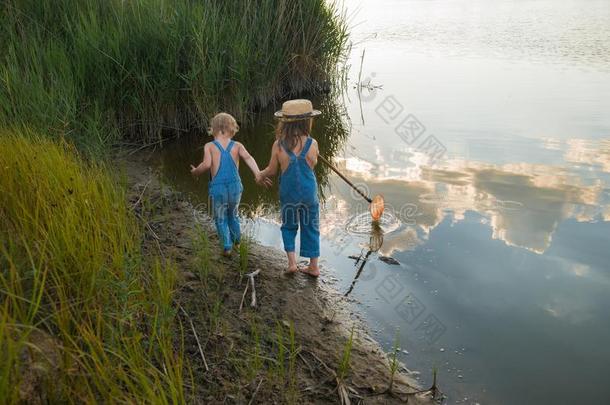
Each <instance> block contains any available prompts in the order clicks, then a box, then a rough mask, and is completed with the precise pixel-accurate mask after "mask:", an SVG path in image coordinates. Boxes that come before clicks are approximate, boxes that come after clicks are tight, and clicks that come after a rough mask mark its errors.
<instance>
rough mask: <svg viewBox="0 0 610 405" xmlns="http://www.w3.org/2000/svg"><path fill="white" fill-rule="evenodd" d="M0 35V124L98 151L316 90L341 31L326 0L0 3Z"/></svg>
mask: <svg viewBox="0 0 610 405" xmlns="http://www.w3.org/2000/svg"><path fill="white" fill-rule="evenodd" d="M0 37H1V38H2V40H1V41H0V127H2V126H22V125H24V124H27V125H28V126H31V127H34V128H36V129H39V130H44V131H45V132H48V133H50V134H52V135H57V136H59V135H63V136H67V137H69V138H71V139H73V140H74V141H75V142H76V143H77V144H78V145H79V146H81V147H86V148H102V149H103V148H104V146H106V145H108V144H109V143H111V142H115V141H116V140H117V139H119V138H121V137H123V138H130V139H133V140H135V141H137V142H151V141H155V140H157V139H159V137H161V136H162V134H163V133H164V131H180V130H185V129H189V128H193V127H201V126H203V125H205V124H206V117H209V116H210V115H212V114H213V113H215V112H217V111H219V110H226V111H229V112H230V113H232V114H234V115H235V116H236V117H238V118H239V119H241V120H246V119H247V117H248V116H249V113H250V112H252V111H253V110H256V109H258V108H261V107H264V106H266V105H268V104H269V103H271V102H273V101H274V100H278V99H279V98H284V97H288V96H290V95H294V94H298V93H301V92H311V93H316V92H318V91H320V90H321V89H323V88H325V87H327V86H328V85H329V84H330V83H331V82H332V81H333V80H334V79H335V76H336V74H337V63H338V62H339V61H340V60H341V58H342V57H343V55H344V50H345V45H346V41H347V26H346V22H345V18H344V15H343V14H342V10H341V9H340V8H339V7H338V6H337V5H335V4H334V3H332V2H327V1H324V0H259V1H251V0H244V1H221V0H197V1H195V0H171V1H170V0H132V1H124V0H104V1H102V0H6V1H3V2H2V3H1V4H0Z"/></svg>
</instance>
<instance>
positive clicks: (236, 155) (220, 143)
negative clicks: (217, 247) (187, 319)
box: [191, 113, 268, 256]
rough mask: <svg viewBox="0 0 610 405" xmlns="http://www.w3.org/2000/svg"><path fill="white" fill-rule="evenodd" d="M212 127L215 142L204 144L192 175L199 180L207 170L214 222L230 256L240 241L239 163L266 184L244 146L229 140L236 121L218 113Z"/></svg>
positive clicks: (225, 252)
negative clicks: (201, 155)
mask: <svg viewBox="0 0 610 405" xmlns="http://www.w3.org/2000/svg"><path fill="white" fill-rule="evenodd" d="M211 126H212V135H213V136H214V140H213V141H212V142H208V143H206V144H205V146H204V148H203V161H202V162H201V163H200V164H199V165H198V166H197V167H194V166H193V165H191V173H192V174H193V175H195V176H200V175H201V174H203V173H205V172H206V171H208V170H210V178H211V179H210V182H209V185H208V187H209V196H210V198H211V201H212V209H213V213H214V222H215V224H216V230H217V232H218V237H219V238H220V242H221V243H222V247H223V254H224V255H225V256H231V250H232V248H233V246H235V247H239V243H240V240H241V228H240V225H239V217H238V206H239V201H240V199H241V193H242V191H243V189H244V188H243V186H242V183H241V178H240V177H239V171H238V169H239V159H240V158H241V159H243V160H244V162H246V164H247V165H248V167H249V168H250V170H252V173H253V174H254V176H255V177H256V179H257V183H259V184H265V180H264V179H260V170H259V168H258V165H257V164H256V161H255V160H254V158H253V157H252V156H251V155H250V154H249V153H248V151H247V150H246V148H245V147H244V145H242V144H241V143H239V142H235V141H233V139H232V138H233V137H234V136H235V134H236V133H237V131H238V130H239V126H238V125H237V122H236V121H235V118H233V117H232V116H231V115H229V114H227V113H220V114H217V115H216V116H214V118H212V125H211ZM267 181H268V180H267Z"/></svg>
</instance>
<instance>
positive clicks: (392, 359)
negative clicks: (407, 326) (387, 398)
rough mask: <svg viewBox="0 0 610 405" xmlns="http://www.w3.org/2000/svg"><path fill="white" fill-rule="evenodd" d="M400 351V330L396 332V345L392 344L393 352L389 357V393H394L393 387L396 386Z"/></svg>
mask: <svg viewBox="0 0 610 405" xmlns="http://www.w3.org/2000/svg"><path fill="white" fill-rule="evenodd" d="M399 351H400V339H399V335H398V329H396V332H394V343H393V344H392V351H391V352H390V353H389V355H388V361H389V367H390V384H389V386H388V391H392V387H393V386H394V376H395V375H396V372H397V371H398V366H399V362H398V352H399Z"/></svg>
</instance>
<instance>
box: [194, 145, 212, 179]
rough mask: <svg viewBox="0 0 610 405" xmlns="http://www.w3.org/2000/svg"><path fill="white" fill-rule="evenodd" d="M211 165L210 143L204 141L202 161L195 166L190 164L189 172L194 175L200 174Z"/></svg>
mask: <svg viewBox="0 0 610 405" xmlns="http://www.w3.org/2000/svg"><path fill="white" fill-rule="evenodd" d="M211 167H212V151H211V150H210V144H209V143H206V144H205V146H204V147H203V161H202V162H201V163H199V166H197V167H195V166H193V165H191V174H193V175H195V176H201V175H202V174H203V173H205V172H207V171H208V170H210V168H211Z"/></svg>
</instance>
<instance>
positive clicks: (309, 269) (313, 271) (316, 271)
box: [299, 266, 320, 277]
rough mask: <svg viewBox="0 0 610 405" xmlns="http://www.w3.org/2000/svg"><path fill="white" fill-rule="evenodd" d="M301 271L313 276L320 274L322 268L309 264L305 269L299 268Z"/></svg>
mask: <svg viewBox="0 0 610 405" xmlns="http://www.w3.org/2000/svg"><path fill="white" fill-rule="evenodd" d="M299 271H300V272H301V273H304V274H307V275H308V276H311V277H318V276H319V275H320V268H319V267H311V266H307V267H306V268H304V269H299Z"/></svg>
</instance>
